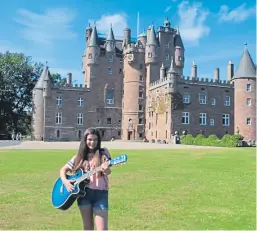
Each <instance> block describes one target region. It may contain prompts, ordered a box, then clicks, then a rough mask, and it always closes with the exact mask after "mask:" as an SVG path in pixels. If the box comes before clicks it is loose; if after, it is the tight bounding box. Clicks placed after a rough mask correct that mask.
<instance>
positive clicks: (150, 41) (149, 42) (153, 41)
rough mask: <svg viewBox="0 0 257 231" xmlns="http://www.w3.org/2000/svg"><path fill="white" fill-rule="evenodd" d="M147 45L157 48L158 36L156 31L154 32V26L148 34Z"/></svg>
mask: <svg viewBox="0 0 257 231" xmlns="http://www.w3.org/2000/svg"><path fill="white" fill-rule="evenodd" d="M146 44H147V45H154V46H157V42H156V35H155V31H154V27H153V26H151V29H150V30H149V32H148V33H147V42H146Z"/></svg>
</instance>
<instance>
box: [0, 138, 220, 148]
mask: <svg viewBox="0 0 257 231" xmlns="http://www.w3.org/2000/svg"><path fill="white" fill-rule="evenodd" d="M78 147H79V142H42V141H22V142H20V141H12V140H10V141H9V140H8V141H0V149H78ZM102 147H107V148H108V149H123V150H126V149H134V150H135V149H181V148H182V149H183V148H188V149H190V148H202V149H205V148H217V147H206V146H191V145H178V144H177V145H176V144H153V143H143V142H123V141H113V142H110V141H108V142H102Z"/></svg>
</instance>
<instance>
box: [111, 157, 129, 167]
mask: <svg viewBox="0 0 257 231" xmlns="http://www.w3.org/2000/svg"><path fill="white" fill-rule="evenodd" d="M127 160H128V156H127V155H126V154H123V155H120V156H117V157H115V158H113V159H112V160H110V163H109V165H121V164H125V163H126V162H127Z"/></svg>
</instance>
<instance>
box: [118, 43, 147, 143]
mask: <svg viewBox="0 0 257 231" xmlns="http://www.w3.org/2000/svg"><path fill="white" fill-rule="evenodd" d="M125 41H127V39H126V40H125ZM144 57H145V53H144V49H142V44H140V43H139V41H137V43H136V44H133V43H130V44H127V46H126V48H125V50H124V61H123V64H124V79H123V90H124V96H123V109H122V139H123V140H139V139H143V137H144V124H145V114H144V110H145V64H144Z"/></svg>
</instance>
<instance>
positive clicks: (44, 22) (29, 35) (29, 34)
mask: <svg viewBox="0 0 257 231" xmlns="http://www.w3.org/2000/svg"><path fill="white" fill-rule="evenodd" d="M17 13H18V17H17V18H15V19H14V21H15V22H17V23H19V24H20V25H22V26H23V27H22V29H21V34H22V37H23V38H24V39H26V40H30V41H34V42H36V43H40V44H51V43H52V42H53V41H54V40H64V39H73V38H74V37H76V33H74V32H73V31H72V29H71V23H72V22H73V21H74V19H75V17H76V14H75V12H74V11H72V10H70V9H65V8H56V9H48V10H47V11H45V12H44V13H42V14H39V13H34V12H32V11H29V10H26V9H19V10H18V11H17Z"/></svg>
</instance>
